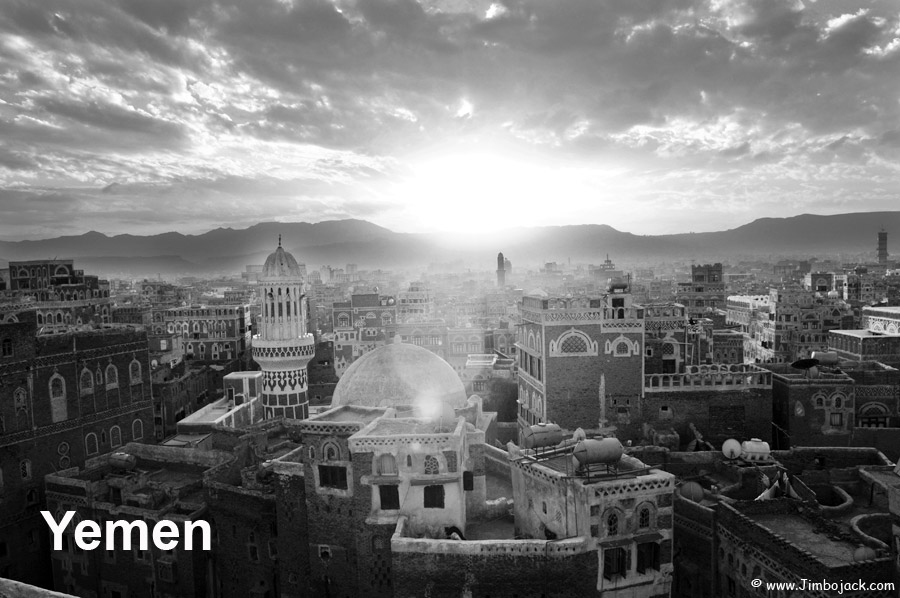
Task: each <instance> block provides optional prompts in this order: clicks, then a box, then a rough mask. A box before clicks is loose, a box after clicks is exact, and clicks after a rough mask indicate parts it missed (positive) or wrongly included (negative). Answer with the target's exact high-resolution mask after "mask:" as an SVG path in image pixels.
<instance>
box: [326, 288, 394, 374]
mask: <svg viewBox="0 0 900 598" xmlns="http://www.w3.org/2000/svg"><path fill="white" fill-rule="evenodd" d="M331 313H332V322H333V324H334V369H335V372H336V373H337V375H338V377H340V376H343V375H344V372H345V371H346V370H347V368H349V367H350V365H351V364H352V363H353V362H354V361H356V360H357V359H359V358H360V357H361V356H363V355H365V354H366V353H367V352H368V351H371V350H373V349H375V348H377V347H381V346H384V345H385V344H387V342H388V340H389V339H388V334H387V327H388V326H390V325H391V324H393V323H395V322H396V321H397V305H396V301H395V299H394V298H393V297H389V296H385V295H379V294H378V293H377V292H376V293H359V294H354V295H351V297H350V301H339V302H335V303H334V304H333V307H332V309H331Z"/></svg>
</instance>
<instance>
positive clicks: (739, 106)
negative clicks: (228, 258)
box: [0, 0, 900, 238]
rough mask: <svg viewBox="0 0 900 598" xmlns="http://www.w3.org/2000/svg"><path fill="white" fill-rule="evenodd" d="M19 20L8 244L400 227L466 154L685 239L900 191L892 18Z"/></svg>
mask: <svg viewBox="0 0 900 598" xmlns="http://www.w3.org/2000/svg"><path fill="white" fill-rule="evenodd" d="M4 15H5V19H4V21H3V22H2V23H0V136H2V138H3V139H4V142H5V145H4V147H3V149H2V150H0V187H2V188H4V189H5V190H6V191H5V192H6V193H9V194H11V195H9V197H10V198H11V199H10V202H11V203H10V204H9V205H10V206H12V207H6V208H2V209H3V210H4V215H5V217H4V218H3V219H2V221H0V222H2V224H0V238H2V237H3V236H4V235H9V234H25V233H23V231H29V230H32V231H35V232H36V234H37V231H42V230H44V228H43V227H45V226H48V225H49V221H48V220H47V218H48V217H49V216H46V215H44V214H43V213H39V212H38V211H35V209H34V206H36V205H38V203H39V202H40V201H45V199H39V198H46V197H53V198H56V199H55V200H54V201H56V202H57V205H58V206H59V207H58V209H57V210H55V214H54V215H53V216H55V217H56V218H58V219H61V220H65V223H66V224H65V226H67V227H75V228H76V229H77V226H79V224H78V223H86V222H88V221H90V219H91V218H99V219H100V220H99V221H100V222H103V223H108V224H107V225H108V226H109V227H112V228H111V230H112V229H113V228H116V227H118V228H122V229H126V228H127V229H129V230H131V229H134V230H137V229H141V230H151V229H152V230H160V231H161V230H164V229H165V228H166V227H177V228H183V227H184V226H185V222H187V221H190V223H191V224H190V226H198V227H209V226H214V225H218V224H219V221H217V220H215V219H214V218H212V217H211V216H210V215H211V214H216V215H219V216H220V217H221V219H222V221H223V222H224V221H225V220H228V221H229V222H246V221H247V218H248V215H247V214H246V213H241V209H242V207H243V208H244V209H246V206H247V205H248V204H247V203H245V202H247V201H251V200H252V201H253V202H254V203H253V204H252V205H253V206H254V209H258V210H260V212H259V214H260V218H263V217H265V218H269V219H271V218H284V217H288V215H290V217H292V218H297V219H301V220H302V219H306V220H309V219H313V218H322V217H331V216H333V215H340V214H345V215H347V216H359V217H371V218H375V219H377V218H379V217H381V218H382V220H381V221H380V222H379V223H381V224H384V225H388V226H390V225H391V224H392V222H391V221H390V218H394V217H396V215H397V214H399V206H398V205H397V200H396V199H392V198H391V190H392V189H393V188H394V187H393V182H394V181H392V177H397V176H401V175H400V173H403V172H412V171H416V170H417V168H416V160H420V159H421V156H422V155H426V154H427V155H429V156H432V155H433V154H434V153H435V152H440V151H445V152H448V154H450V153H452V152H464V151H470V150H471V149H473V148H474V149H475V150H477V151H479V152H482V151H486V150H491V149H492V148H493V151H495V152H500V153H503V155H505V156H524V155H528V156H530V157H529V158H528V159H529V160H533V161H534V162H535V163H538V162H558V161H565V162H567V163H571V164H574V165H577V166H578V167H579V168H582V167H583V168H584V169H586V171H590V170H591V169H594V170H596V172H597V173H601V174H598V175H597V178H598V179H599V180H603V181H607V183H608V181H609V179H608V178H607V176H606V174H602V172H603V171H602V168H603V167H607V166H608V167H610V168H613V170H614V171H615V172H616V173H619V176H622V177H627V180H622V181H616V184H617V185H619V186H621V188H622V192H623V193H626V194H627V196H626V198H628V199H630V200H632V201H634V202H637V204H638V205H642V206H654V207H657V206H660V205H662V206H665V205H669V204H667V203H666V202H667V201H671V206H674V207H671V210H672V211H673V212H672V213H674V210H676V209H677V207H678V206H687V205H695V202H696V201H700V200H699V199H696V200H687V199H685V198H686V197H689V196H690V194H692V193H698V194H699V195H697V196H696V197H699V198H703V201H707V202H708V203H710V205H714V206H718V207H717V208H716V210H717V211H715V212H709V214H710V218H712V219H713V220H715V219H716V218H718V222H720V223H722V224H727V225H734V224H738V223H733V222H730V220H729V219H730V218H733V217H734V214H736V213H741V214H743V213H744V212H743V211H742V210H743V208H741V209H737V208H735V207H734V206H736V205H743V204H742V203H741V202H745V201H746V200H747V198H748V197H753V198H754V200H755V201H759V202H760V203H759V204H757V205H759V206H762V205H771V203H770V202H765V201H761V200H762V198H765V197H769V196H771V197H782V198H783V197H785V196H786V195H785V194H786V193H787V192H788V191H786V190H787V189H790V193H794V194H795V195H794V197H795V199H794V200H792V201H793V204H792V205H794V204H795V205H797V209H798V210H803V209H804V205H805V209H806V211H809V210H810V206H814V205H822V204H820V203H817V201H816V200H815V196H816V194H818V195H820V196H832V195H834V194H835V193H840V192H841V190H845V191H846V192H847V193H848V194H849V193H850V191H849V190H847V189H848V185H850V186H852V187H853V190H852V194H853V196H854V197H860V198H861V197H863V196H864V190H865V185H864V184H863V183H862V181H864V180H866V178H868V179H869V180H873V181H874V180H879V181H881V180H886V181H890V176H891V175H895V176H896V175H897V174H898V172H897V169H898V167H897V166H895V165H894V164H896V163H898V162H900V161H898V160H896V158H897V157H898V155H897V153H898V143H897V140H896V137H897V135H896V123H897V122H898V118H900V105H898V102H897V95H896V92H897V86H896V81H897V80H898V79H900V22H898V15H897V13H896V10H894V9H893V8H892V6H891V3H889V2H880V1H877V2H873V3H870V4H869V5H868V6H867V8H866V9H864V10H860V9H859V8H858V6H856V5H853V4H852V3H850V2H840V1H835V2H816V3H806V4H804V3H801V2H800V1H799V0H796V1H787V0H709V1H698V2H692V1H690V0H634V1H631V2H614V1H611V0H599V1H598V0H554V1H548V0H501V1H496V2H494V1H489V0H484V1H470V0H454V1H449V0H429V1H428V2H422V3H420V2H417V1H415V0H334V1H326V0H257V1H254V2H243V1H239V0H196V1H195V0H161V1H160V2H141V1H139V0H118V1H116V2H106V1H102V0H86V1H85V2H81V3H79V5H78V7H77V9H76V8H75V7H73V5H71V4H70V3H68V2H64V1H63V0H49V1H48V2H41V3H34V2H28V1H26V0H10V1H9V2H7V3H6V5H5V7H4ZM441 148H444V149H443V150H442V149H441ZM548 172H550V171H548ZM838 175H840V176H846V177H849V179H848V180H851V181H853V182H852V185H851V184H850V183H846V184H845V182H842V181H841V179H840V176H838ZM588 178H590V177H588ZM735 179H738V180H740V181H741V184H740V185H738V184H729V183H728V181H734V180H735ZM801 179H802V180H803V181H804V192H802V193H798V192H797V191H798V190H797V189H796V188H795V187H794V183H793V182H792V181H797V180H801ZM114 182H116V183H119V184H120V185H124V187H122V188H121V189H120V191H117V192H116V193H106V194H102V193H100V190H101V189H103V188H104V187H106V186H107V185H109V184H110V183H114ZM605 184H606V183H605ZM495 187H496V188H499V186H495V185H493V183H492V188H495ZM416 188H419V187H418V186H417V187H416ZM882 188H883V185H880V184H879V185H874V184H873V189H872V201H873V205H874V204H875V203H876V202H877V201H880V200H878V198H880V197H881V196H882V195H881V193H882V192H881V191H880V189H882ZM890 188H891V186H890V183H888V189H890ZM894 188H895V189H896V186H895V187H894ZM73 189H76V190H75V191H73ZM122 189H128V192H124V191H123V190H122ZM238 189H240V194H239V193H237V191H236V190H238ZM162 190H166V191H165V192H164V191H162ZM806 190H811V191H810V192H809V193H808V194H807V193H806ZM23 193H24V195H23ZM710 193H715V196H714V198H713V196H712V195H710ZM191 194H195V196H196V201H191V200H190V198H192V197H194V195H191ZM267 194H269V195H267ZM267 197H268V199H267ZM172 198H179V199H178V200H174V199H172ZM674 198H677V200H675V199H674ZM572 201H573V202H575V201H584V202H587V203H588V204H590V201H589V200H588V199H580V198H572ZM686 202H687V203H686ZM804 202H806V204H804ZM801 204H804V205H801ZM857 204H858V205H862V204H864V200H862V199H860V200H859V201H858V202H857ZM13 207H15V208H17V209H20V210H21V211H20V212H19V213H18V214H17V215H16V214H13ZM583 207H584V206H579V207H578V208H577V209H575V208H573V213H575V212H577V213H578V214H579V217H583V218H593V219H594V220H595V221H598V222H603V221H604V219H607V218H613V217H616V215H615V214H612V213H610V212H609V211H603V210H599V209H596V210H594V211H591V210H590V209H589V208H584V209H582V208H583ZM163 212H164V213H163ZM759 215H763V214H762V213H761V212H760V213H759ZM250 217H251V218H254V219H255V218H256V215H255V214H254V215H253V216H250ZM622 217H623V218H624V216H622ZM395 222H396V223H397V226H400V225H401V224H400V223H401V221H400V220H396V221H395ZM667 222H671V220H667ZM29 223H31V224H29ZM537 223H539V221H536V222H532V224H537ZM402 226H405V227H408V228H409V227H414V226H415V225H414V224H411V223H409V222H408V221H404V222H403V223H402ZM29 227H31V228H29ZM154 227H155V228H154ZM73 230H74V229H73ZM639 232H640V231H639Z"/></svg>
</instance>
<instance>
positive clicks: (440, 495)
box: [424, 486, 444, 509]
mask: <svg viewBox="0 0 900 598" xmlns="http://www.w3.org/2000/svg"><path fill="white" fill-rule="evenodd" d="M424 507H425V508H426V509H443V508H444V487H443V486H425V503H424Z"/></svg>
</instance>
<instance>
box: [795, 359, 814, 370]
mask: <svg viewBox="0 0 900 598" xmlns="http://www.w3.org/2000/svg"><path fill="white" fill-rule="evenodd" d="M817 365H819V360H818V359H798V360H797V361H795V362H794V363H792V364H791V367H792V368H794V369H797V370H808V369H811V368H814V367H816V366H817Z"/></svg>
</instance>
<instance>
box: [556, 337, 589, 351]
mask: <svg viewBox="0 0 900 598" xmlns="http://www.w3.org/2000/svg"><path fill="white" fill-rule="evenodd" d="M559 352H560V353H587V342H585V340H584V338H583V337H581V336H576V335H571V336H568V337H566V338H565V340H563V342H562V343H561V344H560V346H559Z"/></svg>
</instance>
